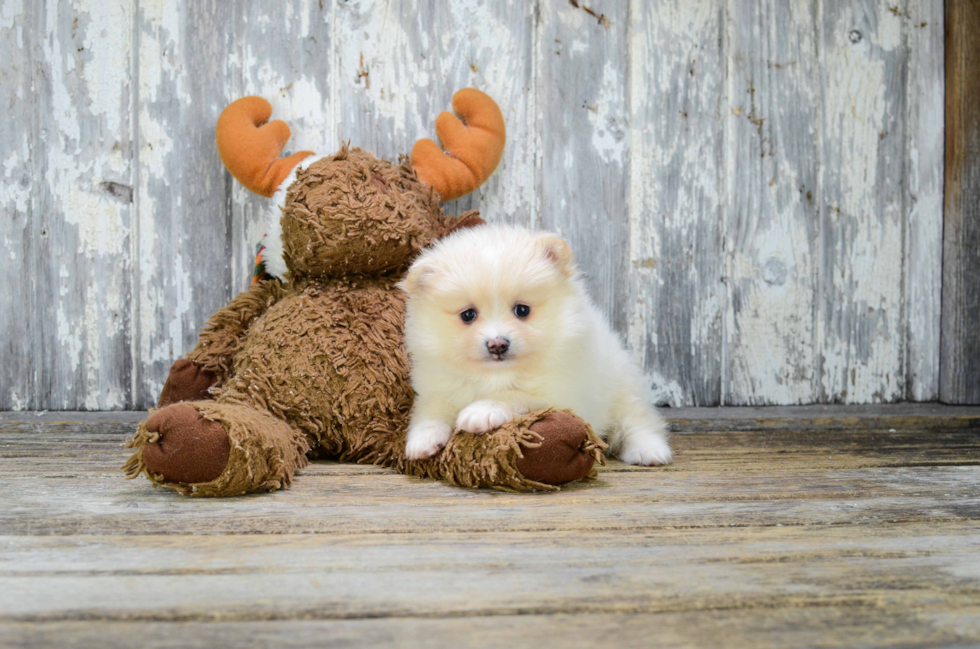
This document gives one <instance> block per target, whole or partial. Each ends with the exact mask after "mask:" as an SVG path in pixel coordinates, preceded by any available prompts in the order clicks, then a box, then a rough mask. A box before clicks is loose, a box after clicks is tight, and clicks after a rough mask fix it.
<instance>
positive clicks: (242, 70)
mask: <svg viewBox="0 0 980 649" xmlns="http://www.w3.org/2000/svg"><path fill="white" fill-rule="evenodd" d="M223 4H224V3H222V6H223ZM336 4H337V3H336V2H320V1H319V0H287V1H286V2H280V3H277V5H276V8H275V10H274V11H271V10H270V6H269V5H268V3H265V2H261V1H249V2H236V3H233V6H234V14H233V18H232V22H231V25H234V27H231V26H229V28H228V29H234V34H235V35H234V38H233V40H232V43H233V44H232V46H231V47H232V52H231V54H230V60H229V62H228V63H229V65H228V68H229V76H228V79H227V82H226V83H227V85H226V93H227V95H228V96H229V97H231V98H232V99H235V98H238V97H244V96H246V95H260V96H262V97H264V98H265V99H267V100H268V101H269V102H270V103H271V104H272V110H273V119H281V120H284V121H285V122H286V123H287V124H288V125H289V128H290V129H291V130H292V138H291V139H290V140H289V142H288V144H287V145H286V149H285V150H284V153H292V152H295V151H302V150H312V151H317V152H320V153H323V154H330V153H333V152H334V151H336V150H337V149H338V148H340V137H339V136H338V130H337V125H336V116H335V107H334V106H335V101H336V97H335V95H336V92H337V87H338V85H339V84H340V83H341V81H340V80H339V78H338V73H337V70H336V65H335V58H336V57H335V55H334V53H333V50H334V48H335V47H336V41H335V36H334V33H335V31H336V26H335V22H334V21H335V17H334V14H333V11H334V7H335V5H336ZM221 107H222V108H223V107H224V106H221ZM226 177H227V176H226ZM228 188H229V190H230V194H231V196H230V200H231V248H232V251H233V255H232V259H231V268H232V295H236V294H238V292H240V291H243V290H245V289H246V288H248V285H249V282H250V281H251V279H252V267H253V265H254V263H255V246H256V244H257V243H258V242H259V240H260V239H261V238H262V235H263V234H265V233H266V231H267V230H268V225H267V224H268V222H269V219H270V218H271V215H273V214H275V211H274V210H276V208H275V207H274V206H272V205H271V202H270V201H269V199H267V198H264V197H262V196H259V195H257V194H253V193H252V192H250V191H249V190H247V189H245V188H244V187H242V186H241V185H240V184H239V183H237V182H232V181H229V185H228Z"/></svg>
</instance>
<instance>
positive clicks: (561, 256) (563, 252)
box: [534, 232, 573, 276]
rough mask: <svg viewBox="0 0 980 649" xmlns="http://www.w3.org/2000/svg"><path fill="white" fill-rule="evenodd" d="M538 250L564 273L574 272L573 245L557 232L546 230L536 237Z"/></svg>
mask: <svg viewBox="0 0 980 649" xmlns="http://www.w3.org/2000/svg"><path fill="white" fill-rule="evenodd" d="M534 243H535V245H536V246H537V247H538V250H540V251H541V253H542V254H543V255H544V256H545V258H547V260H548V261H550V262H551V263H553V264H554V265H555V266H556V267H557V268H558V270H560V271H561V272H562V274H564V275H566V276H567V275H571V274H572V256H573V255H572V247H571V246H569V245H568V243H566V241H565V240H564V239H562V238H561V237H559V236H558V235H557V234H552V233H550V232H546V233H545V234H541V235H539V236H538V237H537V239H535V241H534Z"/></svg>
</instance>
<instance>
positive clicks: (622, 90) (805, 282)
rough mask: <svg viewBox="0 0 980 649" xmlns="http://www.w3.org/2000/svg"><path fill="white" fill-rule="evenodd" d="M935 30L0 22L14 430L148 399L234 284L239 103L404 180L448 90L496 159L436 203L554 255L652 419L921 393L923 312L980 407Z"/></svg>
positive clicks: (885, 21) (586, 20)
mask: <svg viewBox="0 0 980 649" xmlns="http://www.w3.org/2000/svg"><path fill="white" fill-rule="evenodd" d="M971 6H972V5H969V3H950V11H957V12H968V9H967V7H971ZM944 22H945V21H944V17H943V4H942V3H941V2H939V0H902V2H899V3H897V4H895V3H892V2H890V1H888V0H862V2H858V3H852V2H837V1H836V0H794V2H791V3H788V4H787V3H761V4H760V3H746V2H741V0H713V1H712V2H702V3H689V2H674V1H670V2H662V3H652V4H651V3H646V2H639V1H636V2H625V1H623V2H600V1H598V0H595V1H593V2H591V3H589V2H584V1H583V0H575V1H574V2H567V1H566V0H536V1H535V2H521V1H519V0H504V1H501V2H492V3H490V2H481V1H478V0H451V1H449V2H436V1H435V0H390V1H384V0H358V1H354V0H286V1H285V2H281V3H277V4H276V6H275V7H274V8H273V7H272V6H271V5H269V4H268V3H263V2H252V1H249V2H240V3H225V2H217V1H216V0H206V1H203V2H190V1H189V0H178V1H176V2H169V3H160V2H140V3H137V2H135V1H134V0H106V1H105V2H101V3H96V2H92V1H91V0H84V1H82V0H80V1H78V2H67V1H60V0H46V1H45V2H22V1H20V0H11V1H10V2H6V3H4V9H3V12H2V13H0V30H2V31H3V34H4V35H5V36H6V38H5V40H4V42H3V44H2V45H0V48H3V50H2V51H3V54H4V55H5V60H6V61H7V62H8V65H7V66H6V67H5V70H4V72H3V74H2V75H0V100H3V101H4V105H5V106H7V108H8V115H9V118H8V120H7V122H6V123H5V124H4V125H3V126H2V127H0V143H2V144H3V147H4V151H5V152H6V153H5V154H4V169H3V173H2V174H0V186H2V188H3V189H2V194H0V204H2V206H3V207H2V209H3V214H4V219H3V220H2V222H0V235H2V236H0V258H2V259H3V260H4V261H5V263H6V264H7V266H6V267H8V268H13V269H15V270H14V272H11V273H9V274H8V281H7V282H5V283H4V284H3V285H2V286H0V354H2V356H0V365H2V366H3V367H4V369H5V371H4V372H3V375H2V376H0V409H7V408H17V409H26V408H55V409H94V408H141V407H147V406H150V405H152V404H153V403H154V402H155V400H156V397H157V392H158V391H159V388H160V386H161V385H162V383H163V381H164V379H165V377H166V375H167V370H168V367H169V365H170V362H171V360H172V359H174V358H176V357H179V356H181V355H182V354H184V353H186V351H187V350H188V349H189V348H190V347H191V346H192V345H193V344H194V340H195V335H196V332H197V330H198V329H199V327H200V326H201V325H202V324H203V323H204V321H205V320H206V319H207V317H208V316H209V315H210V314H211V313H212V312H213V310H214V309H215V308H216V307H217V306H219V305H220V304H222V303H224V302H225V301H227V300H228V299H230V298H231V297H232V296H233V295H235V294H237V293H238V292H239V291H240V290H242V289H244V288H245V287H246V286H247V283H248V279H249V277H250V273H251V264H252V260H253V255H254V247H255V243H256V242H257V241H258V239H259V238H260V237H261V235H262V233H263V232H264V231H265V229H266V226H265V223H266V221H267V219H268V218H269V214H270V210H269V204H268V201H267V200H266V199H263V198H260V197H257V196H254V195H251V194H250V193H249V192H248V191H247V190H245V189H243V188H241V187H239V186H238V185H237V184H236V183H233V182H232V181H231V179H230V176H229V175H228V174H227V173H226V172H224V171H223V170H222V169H221V167H220V165H219V162H218V157H217V154H216V151H215V148H214V145H213V128H214V122H215V120H216V118H217V115H218V113H219V112H220V110H221V109H222V108H223V107H224V105H226V103H227V102H229V101H230V100H232V99H234V98H237V97H239V96H242V95H244V94H259V95H262V96H264V97H266V98H268V99H269V100H270V101H271V102H272V104H273V107H274V115H275V117H279V118H283V119H285V120H286V121H287V123H289V124H290V126H291V127H292V131H293V137H292V139H291V140H290V142H289V144H288V145H287V149H288V151H294V150H298V149H301V148H312V149H315V150H318V151H320V152H322V153H326V154H329V153H332V152H333V151H335V150H336V149H337V148H338V147H339V146H340V143H341V142H342V141H348V140H349V141H350V142H351V144H352V145H354V146H361V147H363V148H366V149H369V150H373V151H375V153H377V154H379V155H383V156H386V157H388V158H391V159H394V158H396V157H397V156H398V155H399V154H402V153H407V152H408V151H409V150H410V149H411V146H412V144H413V143H414V142H415V140H416V139H418V138H420V137H430V136H432V135H433V134H434V122H435V118H436V116H437V115H438V113H439V112H440V111H442V110H447V109H449V108H450V101H451V97H452V93H453V92H454V91H455V90H457V89H459V88H462V87H465V86H475V87H477V88H480V89H482V90H485V91H486V92H488V93H489V94H491V95H492V96H493V97H495V98H496V100H497V101H498V103H499V104H500V105H501V107H502V109H503V111H504V116H505V119H506V123H507V128H508V146H507V148H506V150H505V153H504V158H503V161H502V163H501V165H500V167H499V168H498V170H497V172H496V174H495V175H494V176H493V177H492V178H491V179H490V180H489V181H488V183H487V184H486V185H485V186H484V187H482V188H480V189H479V190H478V191H477V192H475V193H474V194H473V195H471V196H468V197H464V198H463V199H460V200H458V201H455V202H453V203H449V204H447V205H446V210H447V211H448V212H450V213H453V212H459V211H461V210H464V209H469V208H478V209H480V210H481V212H482V213H483V215H484V216H485V217H486V218H488V220H491V221H506V222H511V223H518V224H522V225H529V226H533V227H541V228H549V229H553V230H557V231H559V232H561V233H563V234H564V235H565V236H566V237H567V238H568V239H569V240H570V242H571V243H572V245H573V247H574V248H575V249H576V254H577V259H578V261H579V264H580V265H581V267H582V269H583V272H584V274H585V276H586V278H587V280H588V283H589V286H590V290H591V291H592V293H593V294H594V296H595V298H596V300H597V302H598V303H599V304H600V306H601V307H602V308H603V309H604V310H605V311H606V312H607V313H608V315H609V317H610V319H611V321H612V322H613V324H614V326H615V328H616V330H617V331H618V332H619V333H620V334H622V335H623V337H624V338H625V340H626V341H627V343H628V345H629V347H630V349H631V350H632V353H633V354H634V357H635V358H636V360H637V362H639V363H640V364H641V365H642V366H643V369H644V372H645V374H646V376H647V378H648V381H649V383H650V387H651V388H652V390H653V397H652V398H653V399H654V400H655V401H656V402H658V403H663V404H669V405H672V406H675V407H676V406H685V405H716V404H724V405H740V404H791V403H819V402H856V403H857V402H859V403H875V402H889V401H898V400H902V399H913V400H926V399H933V398H936V397H937V395H939V388H940V375H939V372H940V343H941V337H940V330H941V322H940V309H941V306H942V308H945V309H946V310H947V311H948V314H947V316H946V317H945V318H944V319H943V321H942V322H944V323H945V325H942V326H944V327H947V329H944V331H946V333H945V334H943V336H942V345H943V347H942V349H943V350H945V351H944V352H943V353H944V354H946V358H947V361H944V364H943V367H944V368H946V369H945V370H944V374H943V376H944V377H945V378H943V381H945V383H943V385H947V386H950V387H949V388H948V389H947V391H946V393H948V394H950V395H954V393H955V394H959V396H948V397H947V396H944V398H948V399H950V400H953V401H959V402H964V403H965V402H977V401H978V400H980V395H977V394H974V395H973V396H964V394H965V393H964V392H963V391H964V390H966V391H969V390H977V389H980V388H977V387H976V386H977V385H980V381H978V380H975V378H976V376H975V375H976V373H977V372H980V370H977V371H976V372H975V371H974V370H976V363H974V361H975V360H976V358H978V357H980V339H978V338H977V336H976V334H975V327H972V324H973V322H974V321H975V320H976V318H975V317H973V316H971V315H968V314H967V311H968V310H969V309H970V308H973V307H972V306H971V305H974V302H977V300H974V301H973V302H971V300H972V299H973V298H971V297H969V296H970V295H974V294H975V293H976V291H973V293H970V291H971V290H972V288H970V287H971V286H975V281H974V280H975V275H976V274H977V272H976V268H977V266H978V264H977V263H976V258H975V255H973V253H974V252H975V250H976V249H977V248H978V246H977V245H975V242H974V241H973V239H970V237H971V236H972V234H970V232H972V230H969V229H968V228H967V229H964V227H966V226H962V223H966V221H963V222H962V223H961V222H959V221H958V222H957V223H960V224H951V223H947V227H946V230H945V235H944V236H945V240H946V244H947V247H949V254H947V255H946V256H945V257H944V256H943V251H942V245H943V242H942V240H941V237H940V228H941V227H942V226H941V225H940V223H941V216H940V215H941V212H940V210H941V209H942V207H941V201H940V196H941V195H942V192H943V177H942V175H940V164H941V162H940V160H941V156H942V152H943V138H944V129H943V125H942V119H941V116H940V115H939V105H940V104H939V101H940V97H941V96H942V93H943V89H944V86H943V57H944V43H943V40H942V39H943V29H944V27H943V25H944ZM961 50H962V52H961V53H962V56H960V54H955V53H954V55H953V58H956V57H959V58H956V60H957V61H959V60H963V61H966V60H967V58H968V55H969V56H973V54H972V53H971V52H972V50H970V51H969V52H968V51H967V50H966V49H963V48H961ZM967 76H969V75H967ZM974 76H975V75H974ZM950 97H951V98H953V99H955V98H958V97H961V95H959V94H956V93H950ZM964 97H965V95H964ZM951 101H952V99H951ZM957 101H960V99H957ZM961 103H963V106H966V108H964V109H963V110H964V111H966V110H968V109H970V104H969V99H963V100H962V102H961ZM974 103H975V102H974ZM947 108H948V107H947ZM970 114H972V113H970ZM962 117H963V119H967V117H968V113H967V112H963V113H962ZM971 119H972V118H971ZM971 147H973V148H976V147H975V146H974V145H973V144H970V143H969V142H967V141H966V140H964V141H963V142H961V143H960V145H959V146H958V148H957V147H953V146H949V147H947V153H948V154H950V152H951V151H952V152H953V153H952V154H950V155H953V154H956V155H960V154H962V155H960V158H963V159H966V158H964V157H963V156H967V157H968V154H967V153H966V152H969V151H972V150H973V148H971ZM957 151H958V152H960V153H956V152H957ZM970 155H972V154H970ZM957 159H959V158H957ZM955 182H956V183H958V184H956V185H955V186H953V190H954V191H953V192H947V201H957V200H958V201H960V202H958V203H956V204H957V205H958V206H959V207H958V208H957V209H959V210H960V213H961V216H963V215H969V214H972V212H971V211H970V210H972V209H973V208H972V207H971V205H972V204H973V203H972V202H971V201H970V200H969V199H970V197H972V196H973V195H974V194H975V188H974V187H973V186H972V185H971V184H970V183H971V182H972V181H970V180H969V179H968V178H967V177H965V176H964V178H963V179H960V177H959V176H957V179H956V181H955ZM957 192H959V194H957ZM960 195H961V196H962V197H963V198H962V200H961V199H957V198H955V197H956V196H960ZM973 202H975V201H973ZM948 204H949V203H948ZM948 204H947V209H949V207H948ZM964 218H966V217H965V216H964ZM969 218H972V217H969ZM961 220H962V219H961ZM968 220H969V219H968V218H967V221H968ZM971 227H972V226H971ZM971 255H972V256H971ZM940 259H945V271H943V272H945V275H946V278H945V279H944V278H941V277H940ZM971 282H973V283H972V284H971ZM963 291H965V293H964V296H965V297H963V298H962V299H960V298H958V297H955V296H958V295H959V294H960V293H961V292H963ZM941 292H944V293H945V294H946V296H947V299H946V300H945V302H944V303H942V304H941V302H940V297H939V296H940V293H941ZM974 297H975V295H974ZM978 300H980V298H978ZM978 303H980V302H978ZM943 305H944V306H943ZM977 308H978V309H980V307H977ZM962 309H967V311H965V312H964V314H967V315H964V314H960V313H959V311H960V310H962ZM969 313H972V312H969ZM971 318H972V320H971ZM971 336H972V337H971ZM971 341H972V342H971ZM974 342H976V345H974ZM970 345H974V346H973V347H971V346H970ZM964 346H965V347H964ZM971 363H972V365H971ZM961 367H963V368H972V369H963V370H961V369H958V368H961ZM971 372H973V374H971ZM953 386H959V387H953ZM946 393H944V394H946Z"/></svg>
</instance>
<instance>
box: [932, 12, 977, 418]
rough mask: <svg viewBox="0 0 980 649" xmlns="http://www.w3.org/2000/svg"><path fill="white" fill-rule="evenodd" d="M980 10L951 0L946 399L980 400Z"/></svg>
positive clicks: (944, 350) (942, 383)
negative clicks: (978, 41)
mask: <svg viewBox="0 0 980 649" xmlns="http://www.w3.org/2000/svg"><path fill="white" fill-rule="evenodd" d="M978 30H980V8H978V7H977V4H976V3H974V2H948V3H946V75H947V79H946V168H945V174H946V177H945V180H946V194H945V207H946V212H945V222H944V225H943V299H942V312H943V315H942V341H941V344H942V355H941V362H942V365H941V376H940V387H939V398H940V399H941V400H942V401H945V402H947V403H980V327H978V326H977V323H978V322H980V201H978V200H977V196H980V76H978V71H980V48H978V46H977V38H976V36H977V31H978Z"/></svg>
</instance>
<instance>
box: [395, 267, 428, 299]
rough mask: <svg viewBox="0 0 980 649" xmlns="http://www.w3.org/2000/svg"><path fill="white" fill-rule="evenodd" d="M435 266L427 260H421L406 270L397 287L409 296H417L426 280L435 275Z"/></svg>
mask: <svg viewBox="0 0 980 649" xmlns="http://www.w3.org/2000/svg"><path fill="white" fill-rule="evenodd" d="M435 272H436V269H435V265H434V264H433V263H432V262H431V261H430V260H428V259H425V258H421V259H417V260H415V263H414V264H412V266H411V267H410V268H409V269H408V273H407V274H406V275H405V279H403V280H402V281H400V282H398V284H397V286H398V288H400V289H401V290H403V291H405V292H406V293H408V294H409V295H418V294H419V292H421V291H422V289H423V288H424V287H425V282H426V280H428V279H430V278H431V277H432V276H433V275H435Z"/></svg>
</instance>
